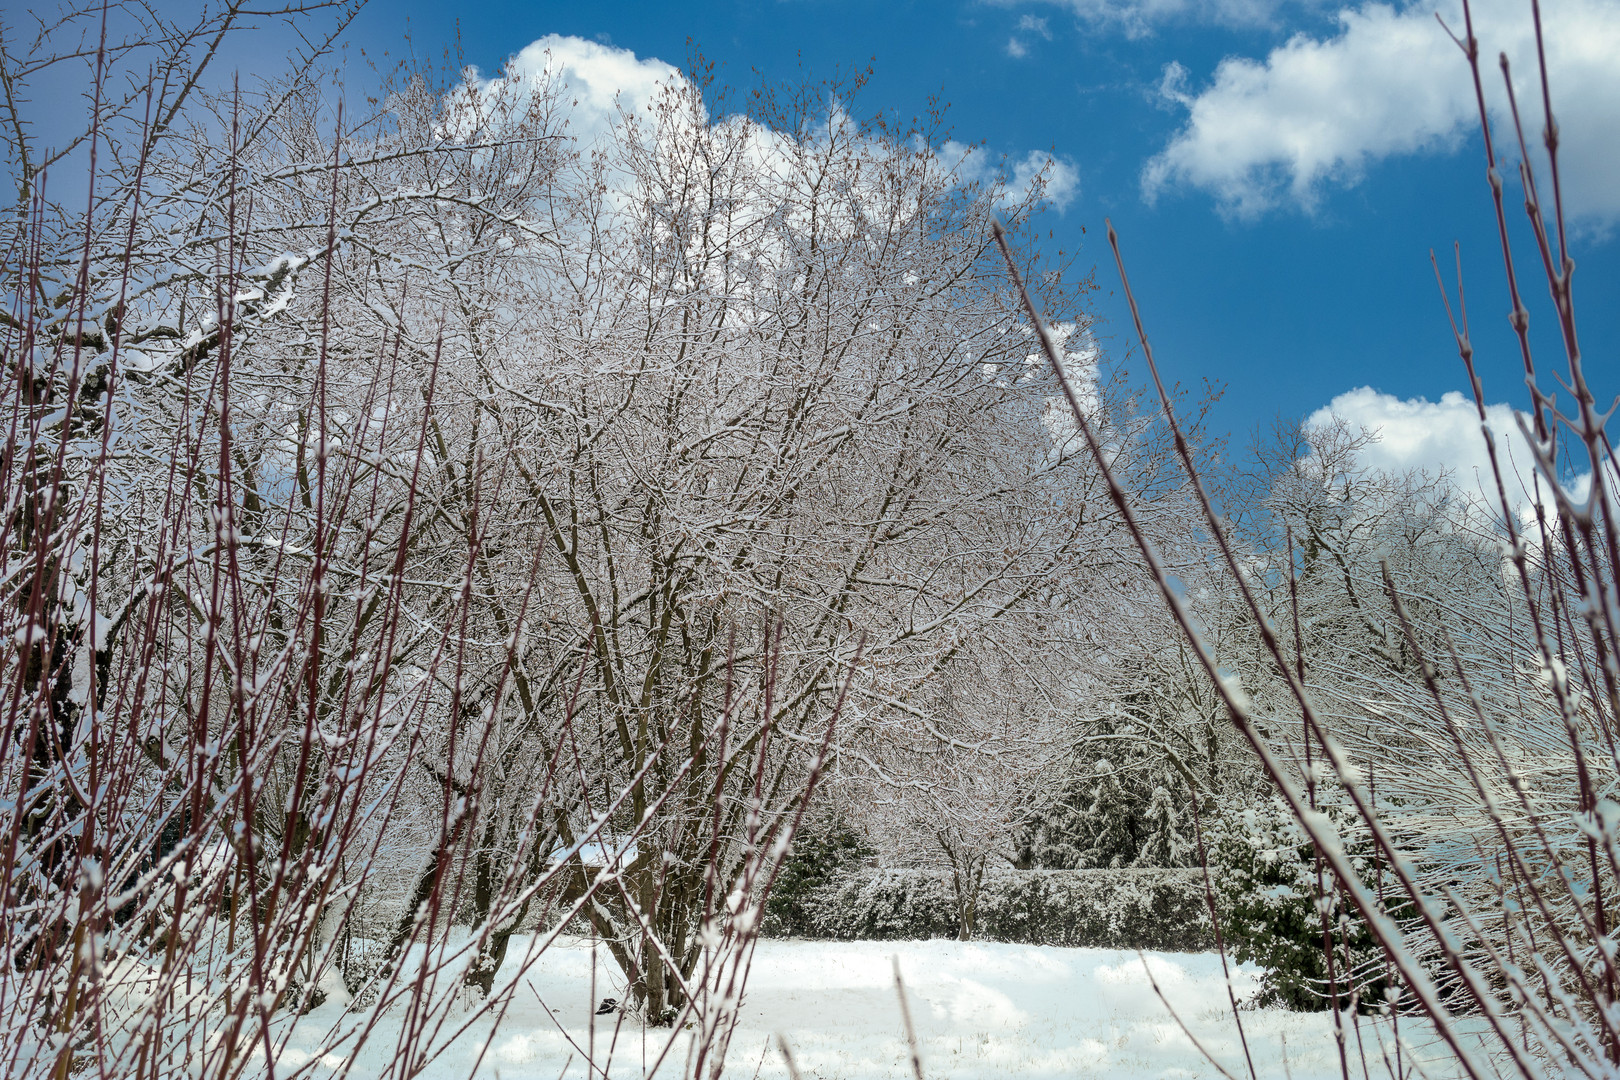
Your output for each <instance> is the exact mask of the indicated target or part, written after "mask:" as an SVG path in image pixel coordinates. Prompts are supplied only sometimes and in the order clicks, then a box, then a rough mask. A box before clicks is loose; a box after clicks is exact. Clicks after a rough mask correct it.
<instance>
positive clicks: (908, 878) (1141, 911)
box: [798, 869, 1214, 951]
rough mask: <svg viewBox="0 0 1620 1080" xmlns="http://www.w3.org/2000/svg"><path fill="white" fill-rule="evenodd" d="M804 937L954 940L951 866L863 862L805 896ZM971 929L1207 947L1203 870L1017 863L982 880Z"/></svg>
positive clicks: (1085, 942) (1034, 937)
mask: <svg viewBox="0 0 1620 1080" xmlns="http://www.w3.org/2000/svg"><path fill="white" fill-rule="evenodd" d="M804 909H805V910H806V911H808V912H809V913H810V915H811V918H810V920H809V922H808V925H806V926H805V928H804V929H803V930H800V931H798V932H799V933H801V934H802V935H803V936H806V937H813V938H830V939H833V940H839V941H851V940H875V941H894V940H906V939H917V938H954V937H956V935H957V918H956V900H955V895H954V893H953V892H952V890H951V879H950V874H949V873H948V872H945V871H938V870H862V871H858V872H855V873H851V874H846V875H844V876H842V877H840V878H838V879H837V880H835V881H834V882H833V883H832V884H831V885H829V886H827V887H824V888H823V889H821V890H819V891H818V892H817V893H816V895H815V896H814V898H813V899H812V900H810V901H809V902H807V903H805V904H804ZM977 927H978V935H979V937H980V938H982V939H984V940H987V941H1005V942H1016V943H1018V944H1026V945H1062V946H1083V947H1093V948H1113V949H1132V948H1137V949H1163V950H1170V951H1196V950H1202V949H1209V948H1213V947H1214V935H1213V933H1212V932H1211V929H1210V922H1209V913H1208V911H1207V910H1206V906H1205V899H1204V880H1203V872H1202V871H1200V870H1161V869H1151V870H1149V869H1136V870H1018V871H1011V872H1008V873H1005V874H1000V875H997V876H995V877H990V878H987V879H986V880H985V883H984V891H983V893H982V894H981V896H980V899H979V911H978V924H977Z"/></svg>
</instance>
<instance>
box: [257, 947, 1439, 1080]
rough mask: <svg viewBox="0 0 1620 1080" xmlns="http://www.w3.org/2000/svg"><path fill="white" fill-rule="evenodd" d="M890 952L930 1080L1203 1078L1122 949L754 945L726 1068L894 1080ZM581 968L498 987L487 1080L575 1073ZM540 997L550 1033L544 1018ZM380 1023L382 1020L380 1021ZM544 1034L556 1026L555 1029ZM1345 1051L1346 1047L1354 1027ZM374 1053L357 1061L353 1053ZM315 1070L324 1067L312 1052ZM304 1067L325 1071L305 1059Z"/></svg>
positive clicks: (1298, 1048)
mask: <svg viewBox="0 0 1620 1080" xmlns="http://www.w3.org/2000/svg"><path fill="white" fill-rule="evenodd" d="M516 945H517V943H516V942H514V946H516ZM516 952H517V949H516V948H514V953H516ZM894 955H898V956H899V958H900V966H901V969H902V971H903V973H904V976H905V979H906V983H907V989H908V991H909V993H910V997H911V1001H912V1013H913V1017H914V1019H915V1022H916V1025H917V1029H918V1035H919V1037H920V1040H921V1047H922V1059H923V1068H924V1072H925V1075H926V1076H927V1077H929V1078H930V1080H936V1078H937V1080H945V1078H964V1080H965V1078H969V1077H1047V1076H1052V1077H1056V1076H1063V1077H1087V1076H1091V1077H1116V1076H1117V1077H1177V1078H1180V1077H1189V1078H1190V1077H1215V1076H1219V1075H1220V1072H1219V1070H1217V1069H1216V1068H1214V1067H1212V1066H1211V1065H1210V1064H1209V1063H1208V1062H1207V1061H1206V1060H1205V1059H1204V1057H1203V1056H1202V1055H1201V1054H1200V1053H1199V1051H1198V1050H1197V1049H1196V1048H1195V1047H1194V1046H1193V1044H1192V1042H1191V1041H1190V1040H1189V1039H1188V1037H1187V1035H1186V1034H1184V1033H1183V1032H1182V1030H1181V1029H1180V1027H1178V1025H1177V1023H1176V1021H1175V1020H1173V1019H1172V1018H1171V1017H1170V1015H1169V1014H1168V1013H1167V1012H1166V1010H1165V1007H1164V1005H1163V1004H1162V1003H1161V1002H1160V1001H1159V999H1158V998H1157V996H1156V995H1155V994H1154V991H1153V988H1152V986H1151V984H1150V983H1149V981H1148V978H1147V975H1146V973H1145V972H1144V970H1143V966H1142V961H1141V959H1139V958H1138V956H1137V954H1135V953H1128V952H1115V951H1111V950H1105V949H1059V948H1050V947H1043V946H1028V945H1001V944H989V943H959V942H954V941H915V942H849V943H831V942H807V941H765V942H762V943H761V944H760V946H759V950H758V953H757V955H756V957H755V961H754V967H753V974H752V976H751V978H750V979H749V982H748V991H747V995H746V998H745V1002H744V1006H743V1010H742V1022H741V1025H740V1027H739V1029H738V1031H737V1033H736V1035H735V1037H734V1039H733V1041H732V1048H731V1054H730V1056H729V1068H728V1069H727V1075H728V1076H731V1077H740V1078H753V1077H756V1076H758V1077H782V1076H785V1075H786V1072H785V1069H784V1067H783V1064H782V1059H781V1056H780V1054H779V1053H778V1052H777V1051H776V1050H775V1048H774V1041H773V1040H774V1037H775V1036H776V1035H777V1034H778V1033H780V1034H781V1035H782V1036H784V1037H785V1038H786V1039H787V1041H788V1043H789V1045H790V1046H791V1047H792V1049H793V1052H794V1056H795V1059H796V1061H797V1063H798V1065H799V1068H800V1071H801V1072H802V1074H803V1075H804V1076H805V1077H807V1078H809V1077H816V1078H820V1080H835V1078H836V1080H878V1078H888V1077H895V1078H900V1077H909V1076H910V1066H909V1063H908V1061H907V1057H906V1044H905V1035H904V1029H903V1027H902V1024H901V1021H900V1013H899V1007H898V1004H897V1001H896V997H895V989H894V982H893V974H892V966H891V957H892V956H894ZM602 959H604V960H605V957H603V958H602ZM1148 963H1150V964H1151V965H1152V968H1153V973H1154V975H1155V976H1156V978H1157V979H1158V982H1159V985H1160V987H1161V988H1162V989H1163V990H1164V992H1165V994H1166V996H1167V997H1168V998H1169V999H1170V1002H1171V1004H1172V1005H1173V1006H1174V1007H1175V1008H1176V1010H1177V1011H1178V1012H1179V1014H1180V1016H1181V1019H1182V1020H1183V1021H1184V1022H1185V1023H1186V1024H1187V1026H1188V1027H1189V1028H1190V1029H1191V1031H1192V1033H1193V1034H1194V1035H1195V1036H1196V1037H1197V1038H1198V1040H1199V1041H1200V1042H1202V1043H1203V1045H1204V1046H1205V1047H1206V1048H1207V1049H1208V1050H1210V1051H1211V1052H1212V1053H1213V1054H1214V1055H1215V1056H1216V1058H1217V1059H1219V1061H1220V1062H1221V1063H1222V1064H1223V1065H1225V1066H1226V1068H1227V1069H1228V1070H1229V1071H1230V1072H1231V1074H1232V1075H1233V1076H1246V1075H1247V1072H1248V1069H1247V1066H1246V1065H1245V1064H1244V1059H1243V1050H1242V1047H1241V1044H1240V1043H1239V1040H1238V1036H1237V1032H1236V1028H1235V1027H1234V1025H1233V1022H1232V1016H1231V1013H1230V1010H1229V1009H1228V1008H1227V1005H1226V1000H1227V991H1226V987H1225V984H1224V983H1223V981H1222V979H1221V973H1220V961H1219V959H1218V958H1217V957H1216V956H1214V955H1210V954H1186V953H1150V954H1148ZM591 968H592V963H591V952H590V949H589V946H588V945H587V944H584V943H568V944H565V945H560V946H553V948H552V949H551V950H549V951H548V952H547V953H546V954H545V955H544V956H543V957H542V958H541V959H540V961H539V962H538V964H537V965H536V967H535V968H533V969H532V970H531V972H530V973H529V975H527V976H526V977H525V980H524V982H526V983H527V984H528V987H527V988H524V989H523V992H521V993H519V994H518V995H515V997H514V1003H513V1005H512V1006H511V1008H510V1010H509V1011H508V1013H507V1015H506V1016H505V1017H504V1019H503V1020H502V1021H501V1023H500V1025H499V1028H498V1030H497V1032H496V1034H495V1037H494V1040H493V1042H492V1043H491V1044H490V1046H489V1049H488V1052H487V1053H486V1054H485V1056H484V1059H483V1062H482V1064H481V1065H480V1066H479V1067H478V1068H477V1075H478V1076H480V1077H489V1078H491V1080H494V1078H496V1077H499V1078H500V1080H529V1078H543V1080H558V1077H559V1076H560V1075H562V1074H563V1070H564V1064H565V1062H567V1061H568V1060H569V1059H570V1057H572V1058H573V1063H572V1065H571V1066H569V1068H568V1071H567V1075H569V1076H575V1077H580V1078H583V1077H584V1076H585V1069H584V1066H583V1064H582V1061H581V1056H580V1054H579V1053H578V1051H577V1050H576V1049H575V1047H574V1046H572V1045H570V1042H569V1037H570V1036H571V1037H572V1038H573V1040H574V1041H575V1042H576V1043H577V1044H578V1045H579V1046H581V1047H583V1046H585V1045H586V1044H587V1043H588V1042H589V1041H590V1040H591V1039H592V1037H593V1032H592V1024H591V1021H592V1016H591V1013H592V1010H591V1007H590V1006H591V1001H590V992H591V991H590V980H591ZM614 974H615V973H614V972H613V971H612V969H611V967H610V966H609V965H605V964H602V963H600V962H599V964H598V966H597V979H598V983H597V991H596V992H597V996H598V997H604V996H610V995H611V996H622V994H621V993H620V991H619V990H618V989H617V988H616V987H615V986H614V985H613V982H614V979H613V976H614ZM1253 980H1254V975H1253V972H1252V971H1239V972H1237V973H1236V977H1235V980H1234V982H1235V987H1236V989H1237V991H1238V994H1239V996H1240V997H1241V996H1242V995H1244V994H1247V993H1248V992H1250V991H1251V990H1252V988H1253V985H1254V983H1253ZM522 985H523V984H522V983H520V987H522ZM541 1000H543V1001H544V1003H545V1006H547V1007H549V1009H550V1010H551V1013H552V1016H553V1017H555V1021H556V1022H555V1023H554V1022H553V1020H552V1019H551V1018H550V1017H548V1016H547V1015H546V1013H545V1011H543V1009H542V1007H541V1004H540V1002H541ZM334 1009H335V1006H327V1007H325V1008H324V1009H322V1010H319V1011H317V1013H315V1014H312V1015H311V1016H310V1017H308V1018H306V1021H305V1023H312V1022H313V1023H314V1024H316V1025H317V1026H324V1024H321V1021H322V1020H323V1017H322V1013H325V1012H328V1011H332V1010H334ZM1242 1015H1243V1022H1244V1028H1245V1031H1246V1033H1247V1035H1248V1041H1249V1047H1250V1051H1251V1052H1252V1054H1253V1058H1254V1065H1255V1068H1256V1072H1257V1073H1258V1075H1259V1076H1260V1077H1261V1078H1268V1077H1275V1078H1277V1080H1314V1078H1317V1077H1322V1078H1327V1077H1338V1076H1339V1061H1338V1053H1337V1051H1336V1049H1335V1048H1334V1041H1333V1035H1332V1019H1331V1018H1330V1017H1328V1016H1326V1015H1323V1014H1300V1013H1288V1012H1283V1011H1278V1010H1254V1011H1245V1012H1244V1013H1243V1014H1242ZM335 1018H336V1017H335V1016H334V1017H329V1018H324V1019H327V1020H330V1019H335ZM614 1019H616V1018H615V1017H611V1016H610V1017H608V1018H607V1025H606V1026H603V1024H602V1021H601V1019H600V1018H598V1019H597V1026H596V1027H595V1029H594V1039H595V1053H596V1057H597V1058H598V1061H599V1064H601V1063H604V1062H602V1061H601V1059H602V1058H603V1057H604V1056H605V1052H604V1051H605V1047H606V1046H607V1044H608V1043H609V1042H610V1041H611V1042H612V1043H613V1048H612V1061H611V1065H610V1068H609V1074H610V1075H611V1076H613V1077H621V1076H622V1077H640V1076H641V1075H642V1068H643V1053H644V1052H645V1054H646V1060H648V1061H651V1060H652V1059H653V1058H655V1057H656V1056H657V1054H658V1051H659V1049H660V1048H661V1047H662V1046H663V1044H664V1041H665V1040H667V1039H668V1038H669V1037H670V1033H669V1031H668V1030H667V1029H664V1030H657V1029H654V1030H651V1031H648V1032H646V1033H645V1042H644V1041H643V1038H644V1036H643V1031H642V1029H641V1027H640V1026H639V1024H635V1023H634V1022H633V1021H629V1020H624V1021H621V1024H622V1026H621V1027H620V1029H619V1031H618V1032H617V1036H616V1037H615V1035H614V1032H613V1030H612V1021H613V1020H614ZM391 1022H392V1021H385V1022H384V1025H383V1026H384V1028H385V1029H386V1028H387V1027H388V1026H389V1024H390V1023H391ZM559 1028H566V1029H567V1031H568V1036H565V1035H564V1034H563V1032H562V1031H561V1030H559ZM377 1034H378V1035H385V1032H384V1031H379V1032H378V1033H377ZM1402 1034H1403V1035H1404V1036H1406V1037H1408V1038H1413V1037H1418V1039H1419V1041H1422V1040H1421V1037H1420V1036H1421V1032H1420V1030H1419V1029H1418V1028H1417V1026H1416V1025H1415V1023H1413V1022H1410V1021H1408V1022H1406V1023H1405V1024H1404V1025H1403V1031H1402ZM487 1035H488V1025H487V1023H483V1024H478V1025H476V1026H475V1027H474V1028H473V1029H472V1030H471V1031H469V1032H468V1033H467V1035H465V1036H463V1037H462V1038H461V1039H459V1040H457V1041H456V1042H455V1043H454V1044H452V1045H451V1046H450V1047H449V1048H448V1050H447V1052H446V1053H445V1054H444V1055H442V1056H441V1057H439V1058H438V1059H437V1060H436V1061H434V1062H433V1064H432V1065H431V1066H430V1068H429V1070H428V1071H427V1072H426V1073H425V1074H424V1075H426V1076H429V1077H434V1078H441V1077H465V1076H468V1075H469V1074H470V1073H471V1072H472V1070H473V1063H474V1057H473V1055H474V1054H475V1053H476V1052H477V1047H478V1045H480V1044H482V1042H483V1041H484V1038H485V1037H487ZM1381 1036H1382V1041H1384V1042H1386V1043H1387V1042H1388V1041H1389V1039H1388V1030H1387V1028H1385V1029H1383V1030H1382V1031H1380V1029H1378V1028H1377V1027H1375V1026H1374V1025H1373V1024H1372V1023H1371V1022H1370V1021H1366V1020H1363V1022H1362V1025H1361V1038H1362V1045H1363V1046H1364V1048H1365V1052H1366V1054H1367V1057H1368V1061H1367V1065H1368V1066H1369V1072H1370V1074H1371V1075H1372V1076H1374V1077H1377V1076H1387V1075H1389V1074H1390V1070H1388V1069H1386V1068H1385V1067H1383V1064H1382V1054H1383V1051H1382V1050H1381V1048H1380V1045H1379V1043H1380V1038H1381ZM679 1037H681V1038H686V1037H688V1036H685V1035H684V1034H683V1035H681V1036H679ZM392 1041H393V1040H392V1038H391V1037H387V1036H386V1035H385V1037H383V1038H379V1039H375V1041H374V1042H373V1044H372V1045H371V1046H369V1047H368V1048H367V1050H366V1051H364V1052H363V1053H362V1057H361V1059H360V1060H359V1061H356V1062H354V1063H353V1064H352V1065H351V1069H352V1071H351V1072H350V1075H351V1076H357V1077H365V1076H371V1075H377V1074H380V1073H381V1072H382V1071H384V1070H383V1069H382V1068H380V1067H375V1068H373V1067H368V1066H369V1065H373V1064H375V1065H378V1066H380V1064H381V1062H382V1061H383V1060H385V1059H384V1058H383V1057H382V1056H381V1055H382V1052H383V1051H384V1048H385V1047H386V1046H387V1045H388V1044H390V1043H392ZM299 1042H300V1040H299V1039H298V1037H297V1035H296V1034H295V1036H294V1039H293V1045H292V1046H291V1047H289V1049H288V1051H287V1054H286V1055H285V1056H284V1058H283V1065H301V1064H305V1063H306V1062H308V1061H309V1055H308V1054H301V1053H300V1052H299V1050H298V1049H297V1047H298V1045H299ZM1351 1053H1352V1055H1356V1054H1357V1050H1356V1048H1355V1032H1354V1029H1351ZM1392 1053H1393V1051H1392ZM374 1055H376V1058H377V1060H376V1061H375V1062H374V1063H373V1062H370V1061H368V1060H367V1059H368V1058H371V1057H373V1056H374ZM1404 1056H1405V1060H1404V1061H1403V1064H1404V1065H1405V1066H1407V1067H1408V1068H1409V1067H1410V1065H1411V1063H1412V1058H1411V1051H1410V1049H1408V1050H1407V1051H1405V1055H1404ZM1423 1056H1427V1055H1423ZM684 1059H685V1054H684V1053H682V1052H677V1053H674V1054H672V1055H671V1057H670V1061H669V1062H668V1063H667V1064H666V1066H665V1068H664V1069H663V1070H661V1072H660V1075H670V1076H677V1077H678V1076H679V1075H680V1074H681V1072H682V1065H683V1064H684ZM327 1064H329V1065H334V1066H335V1065H338V1064H340V1062H339V1061H338V1060H334V1059H331V1058H329V1059H328V1061H327ZM1352 1069H1353V1075H1357V1076H1360V1075H1362V1070H1361V1062H1360V1059H1359V1056H1353V1057H1352ZM1426 1071H1427V1072H1428V1074H1429V1075H1430V1076H1444V1075H1446V1071H1445V1070H1443V1069H1442V1070H1439V1071H1438V1072H1436V1071H1435V1070H1433V1069H1432V1068H1430V1069H1428V1070H1426ZM313 1075H315V1076H317V1077H319V1076H322V1075H329V1074H328V1073H326V1072H325V1071H324V1070H323V1069H322V1067H321V1066H320V1065H318V1064H317V1065H316V1066H315V1069H314V1073H313ZM595 1075H598V1076H599V1075H601V1074H599V1073H598V1074H595Z"/></svg>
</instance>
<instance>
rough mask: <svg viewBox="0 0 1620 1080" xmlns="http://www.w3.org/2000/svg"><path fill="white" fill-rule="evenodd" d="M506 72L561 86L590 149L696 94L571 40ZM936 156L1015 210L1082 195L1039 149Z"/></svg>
mask: <svg viewBox="0 0 1620 1080" xmlns="http://www.w3.org/2000/svg"><path fill="white" fill-rule="evenodd" d="M1019 29H1021V30H1026V31H1030V32H1034V33H1037V34H1041V35H1043V36H1046V37H1050V36H1051V33H1050V31H1049V30H1048V28H1047V26H1046V20H1044V19H1033V18H1031V17H1029V16H1025V17H1024V18H1023V19H1022V20H1021V21H1020V23H1019ZM506 73H507V75H509V76H514V77H517V78H519V79H528V80H532V81H534V82H536V83H540V82H548V83H549V81H550V80H552V79H560V80H561V82H562V84H563V86H564V98H565V100H566V101H567V102H568V104H569V105H570V113H569V119H568V132H569V134H571V135H572V136H574V137H575V138H577V139H580V140H581V141H582V142H586V143H588V142H590V141H591V139H592V138H594V137H595V136H596V135H598V134H600V133H602V132H604V131H606V130H607V129H608V128H609V127H610V126H611V125H612V124H613V123H614V122H615V121H616V120H617V118H618V116H619V114H620V113H621V112H626V113H637V112H643V111H645V110H646V109H647V108H648V107H649V106H650V105H651V104H652V103H653V102H654V101H656V100H657V98H658V96H659V95H660V94H662V93H664V92H665V91H667V90H669V89H671V88H678V89H690V85H689V83H688V82H687V79H686V76H685V75H684V74H682V73H681V71H680V70H679V69H677V68H675V67H673V66H672V65H670V64H667V63H665V62H664V61H662V60H659V59H657V58H654V57H649V58H646V59H642V58H640V57H637V56H636V54H635V53H633V52H631V51H630V50H628V49H620V48H615V47H614V46H612V45H604V44H601V43H600V42H595V41H587V40H585V39H584V38H577V37H570V36H567V35H563V34H548V35H546V36H545V37H543V38H540V39H539V40H537V41H535V42H533V43H531V44H530V45H528V46H527V47H525V48H524V49H523V50H522V51H521V52H519V53H517V54H516V55H515V56H513V57H512V59H511V60H510V61H508V63H507V68H506ZM474 82H475V83H476V84H478V85H485V86H487V85H493V81H492V80H480V79H478V78H477V77H476V74H475V75H474ZM845 119H847V118H846V117H845V116H844V114H843V113H842V111H841V109H840V107H839V106H838V105H837V103H834V107H833V114H832V115H831V116H829V117H828V120H827V122H828V123H829V124H838V123H842V122H843V121H844V120H845ZM759 137H760V139H761V140H763V141H766V142H768V141H770V139H771V138H772V136H770V135H769V134H768V133H765V132H763V131H761V132H760V133H759ZM934 152H935V154H936V156H937V157H938V159H939V161H940V163H941V165H943V166H944V167H945V168H946V169H949V170H954V171H955V173H956V175H957V177H958V179H959V180H960V181H961V182H963V183H971V182H973V181H991V180H994V179H997V178H998V177H1001V178H1004V179H1005V180H1006V181H1007V184H1008V191H1007V196H1006V199H1005V202H1007V203H1008V204H1011V203H1013V202H1016V201H1019V200H1020V199H1022V198H1023V197H1025V196H1027V195H1030V194H1032V193H1033V194H1034V195H1036V196H1037V197H1038V198H1040V199H1042V200H1044V201H1046V202H1049V203H1051V204H1052V205H1053V206H1055V207H1057V208H1058V209H1060V210H1061V209H1063V208H1064V207H1066V206H1068V205H1069V203H1071V202H1073V201H1074V199H1075V198H1076V197H1077V196H1078V195H1079V194H1080V172H1079V170H1078V169H1077V168H1076V167H1075V165H1074V163H1073V162H1072V161H1070V160H1068V159H1065V158H1055V157H1053V156H1052V155H1050V154H1045V153H1041V152H1040V151H1035V150H1031V151H1029V152H1028V153H1026V154H1024V155H1023V156H1022V157H1016V156H1009V157H1007V158H1005V159H1003V160H1002V162H1001V163H1000V164H999V165H997V164H993V163H992V161H991V157H990V155H989V154H988V153H986V152H985V151H984V150H982V149H978V148H974V147H970V146H967V145H966V144H963V143H957V142H948V143H946V144H945V145H944V146H942V147H938V148H936V149H935V151H934Z"/></svg>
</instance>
